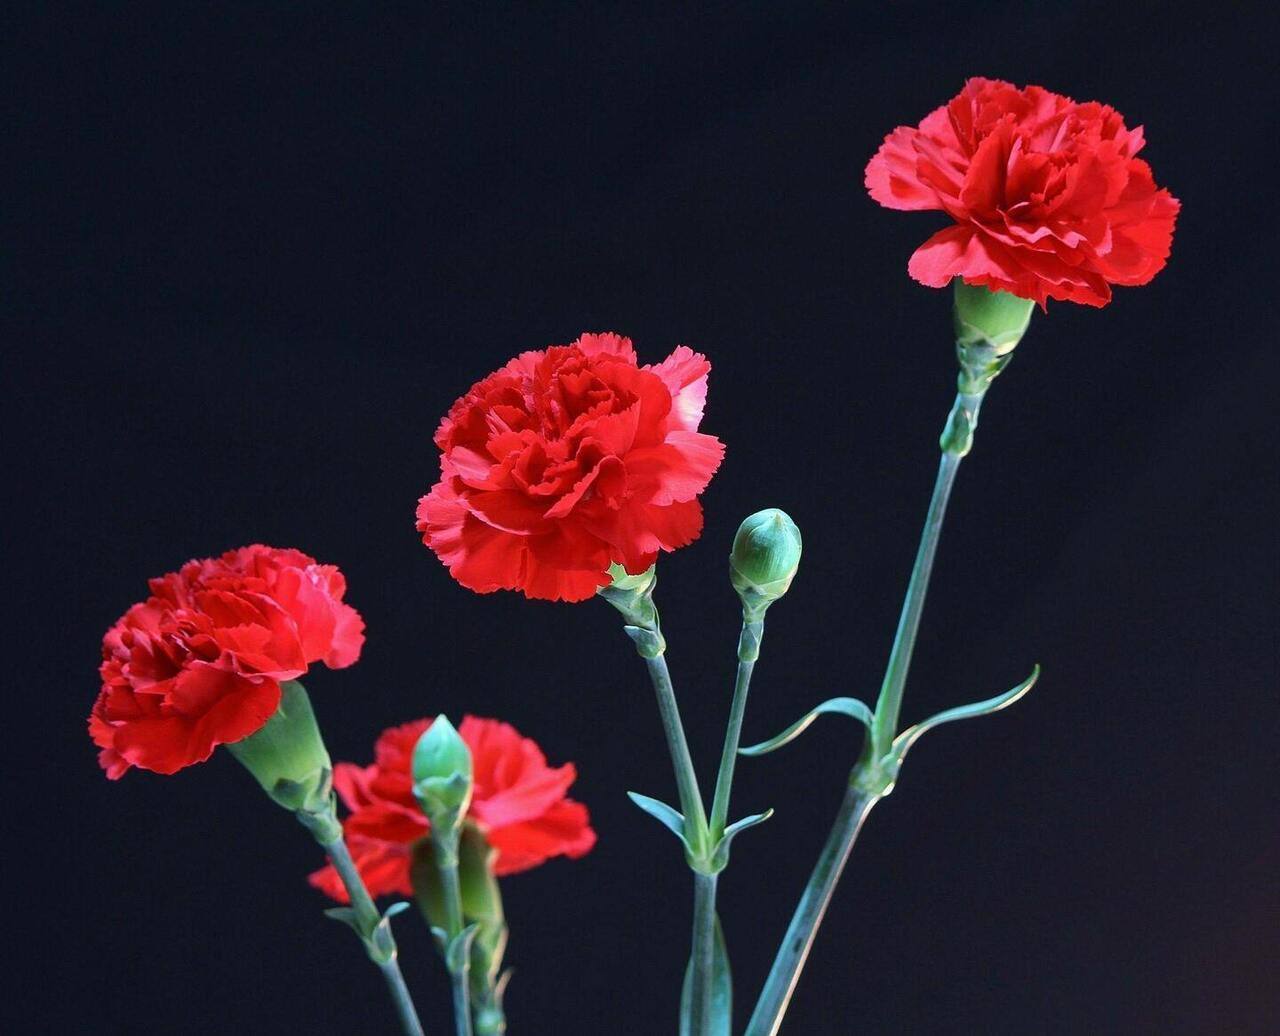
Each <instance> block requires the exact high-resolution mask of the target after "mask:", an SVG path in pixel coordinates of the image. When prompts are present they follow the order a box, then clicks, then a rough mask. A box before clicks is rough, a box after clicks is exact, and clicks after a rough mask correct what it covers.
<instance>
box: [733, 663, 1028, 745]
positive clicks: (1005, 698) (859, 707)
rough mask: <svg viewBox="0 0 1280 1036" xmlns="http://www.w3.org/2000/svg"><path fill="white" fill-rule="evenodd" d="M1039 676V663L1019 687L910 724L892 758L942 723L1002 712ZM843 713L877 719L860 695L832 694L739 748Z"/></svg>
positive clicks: (787, 736)
mask: <svg viewBox="0 0 1280 1036" xmlns="http://www.w3.org/2000/svg"><path fill="white" fill-rule="evenodd" d="M1039 678H1040V667H1039V666H1036V667H1035V668H1034V669H1033V670H1032V671H1031V675H1030V676H1028V677H1027V678H1026V679H1025V680H1023V681H1022V682H1021V683H1020V684H1018V685H1017V686H1016V687H1012V688H1010V689H1009V690H1007V691H1005V692H1004V694H997V695H996V696H995V697H994V698H987V699H985V700H983V701H978V702H974V703H973V704H971V705H958V706H956V708H954V709H946V710H944V711H942V712H939V713H938V714H937V715H934V716H930V717H929V718H928V719H926V720H924V721H923V722H921V723H917V724H916V725H915V726H912V727H907V729H906V730H904V731H903V732H902V733H900V734H899V735H898V736H897V737H895V738H894V739H893V743H892V746H891V748H890V752H889V756H890V759H889V761H890V762H892V763H893V764H894V765H896V766H901V765H902V760H903V759H904V758H906V755H907V751H908V750H909V749H910V748H911V746H912V745H914V744H915V743H916V742H917V741H919V740H920V738H921V737H922V736H923V735H924V734H925V733H926V732H927V731H930V730H932V729H933V728H934V727H937V726H941V725H942V724H943V723H951V722H953V721H954V720H958V719H972V718H974V717H976V716H986V715H989V714H990V713H992V712H999V711H1000V710H1001V709H1004V708H1008V707H1009V706H1010V705H1012V704H1013V703H1014V702H1015V701H1017V700H1018V699H1019V698H1021V697H1022V696H1023V695H1025V694H1026V693H1027V692H1028V691H1030V690H1031V688H1032V687H1034V686H1035V682H1036V680H1038V679H1039ZM831 714H834V715H841V716H849V717H850V718H852V719H856V720H857V721H858V722H859V723H862V724H863V725H864V726H865V727H866V728H867V729H868V730H870V729H871V723H872V720H873V719H874V715H875V714H874V713H873V712H872V711H871V708H870V707H869V706H868V705H867V703H866V702H864V701H861V700H859V699H857V698H832V699H830V700H829V701H824V702H823V703H822V704H821V705H818V706H817V707H815V708H812V709H810V710H809V711H808V712H806V713H805V714H804V715H803V716H801V717H800V718H799V719H798V720H796V722H794V723H792V724H791V726H789V727H787V729H786V730H784V731H783V732H782V733H781V734H778V735H777V736H776V737H772V738H770V739H769V740H768V741H761V742H760V743H759V744H757V745H751V746H749V747H748V748H743V749H740V750H739V751H740V752H741V753H742V754H743V755H751V756H755V755H765V754H766V753H768V752H772V751H774V750H775V749H778V748H781V747H782V746H783V745H785V744H789V743H790V742H792V741H794V740H795V739H796V738H797V737H799V736H800V735H801V734H803V733H804V732H805V730H807V729H808V728H809V726H810V725H811V724H812V723H813V721H814V720H816V719H817V718H818V717H819V716H822V715H831Z"/></svg>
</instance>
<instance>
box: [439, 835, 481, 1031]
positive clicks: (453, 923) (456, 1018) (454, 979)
mask: <svg viewBox="0 0 1280 1036" xmlns="http://www.w3.org/2000/svg"><path fill="white" fill-rule="evenodd" d="M442 828H444V829H443V830H442ZM460 834H461V832H459V830H458V828H457V827H456V826H453V827H448V828H445V825H443V824H439V825H437V826H435V827H433V828H432V831H431V844H432V847H433V848H434V850H435V852H434V856H435V861H436V868H437V869H438V871H439V873H440V890H441V894H442V899H443V905H444V931H445V936H446V947H451V946H452V944H453V941H454V940H455V939H457V938H458V936H459V935H460V934H461V933H462V929H463V927H464V925H465V922H464V920H463V916H462V883H461V882H460V881H459V879H458V841H459V836H460ZM470 956H471V955H470V952H467V953H465V954H463V955H462V956H461V958H460V959H458V960H454V955H453V954H452V953H450V952H448V951H447V950H446V953H445V963H446V965H447V969H448V972H449V982H450V984H451V986H452V987H453V1026H454V1031H455V1032H456V1033H457V1036H472V1029H471V993H470V988H469V985H470Z"/></svg>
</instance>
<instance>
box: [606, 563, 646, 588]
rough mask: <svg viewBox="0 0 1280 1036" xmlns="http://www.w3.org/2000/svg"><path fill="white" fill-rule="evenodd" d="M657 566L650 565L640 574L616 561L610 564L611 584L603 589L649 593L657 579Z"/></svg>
mask: <svg viewBox="0 0 1280 1036" xmlns="http://www.w3.org/2000/svg"><path fill="white" fill-rule="evenodd" d="M657 571H658V569H657V566H656V565H650V566H649V567H648V568H646V569H645V570H644V571H643V572H641V573H639V574H638V575H634V576H633V575H632V574H631V573H630V572H628V571H627V570H626V569H625V568H623V567H622V566H621V565H619V564H618V563H617V562H614V563H613V564H611V565H610V566H609V585H608V586H607V587H604V588H602V589H607V590H619V591H623V592H628V593H638V594H643V593H648V592H649V591H650V590H652V589H653V584H654V583H655V582H656V581H657V578H658V576H657Z"/></svg>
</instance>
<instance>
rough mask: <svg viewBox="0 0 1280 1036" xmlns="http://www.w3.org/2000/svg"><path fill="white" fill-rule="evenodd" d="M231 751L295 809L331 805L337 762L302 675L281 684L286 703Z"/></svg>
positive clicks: (317, 810) (321, 808)
mask: <svg viewBox="0 0 1280 1036" xmlns="http://www.w3.org/2000/svg"><path fill="white" fill-rule="evenodd" d="M227 750H228V751H229V752H230V753H231V754H232V755H233V756H235V758H236V759H237V760H238V761H239V762H240V763H241V764H242V765H243V766H244V767H245V769H247V770H248V771H249V772H250V773H251V774H253V777H254V779H255V780H256V781H257V782H258V784H260V785H261V786H262V790H263V791H265V792H266V793H267V794H268V795H269V796H271V799H272V801H274V802H275V803H276V804H277V805H280V806H283V807H284V808H285V809H287V810H290V811H291V812H295V813H296V812H299V811H306V812H308V813H315V814H319V813H323V812H324V811H325V809H326V808H327V806H328V804H329V800H330V797H331V796H330V790H331V788H332V782H333V764H332V763H331V762H330V761H329V752H328V750H327V749H326V748H325V746H324V739H323V738H322V737H321V736H320V728H319V726H317V725H316V717H315V713H314V712H313V711H312V709H311V699H310V698H308V697H307V692H306V689H305V688H304V687H303V686H302V684H300V683H298V681H297V680H285V681H284V682H283V683H281V684H280V704H279V706H277V708H276V711H275V712H274V713H273V714H272V716H271V718H270V719H268V720H267V722H266V723H265V724H263V726H262V727H260V728H259V729H258V730H256V731H255V732H254V733H252V734H250V735H249V736H248V737H246V738H243V739H242V740H240V741H236V742H234V743H233V744H229V745H227ZM317 837H318V836H317Z"/></svg>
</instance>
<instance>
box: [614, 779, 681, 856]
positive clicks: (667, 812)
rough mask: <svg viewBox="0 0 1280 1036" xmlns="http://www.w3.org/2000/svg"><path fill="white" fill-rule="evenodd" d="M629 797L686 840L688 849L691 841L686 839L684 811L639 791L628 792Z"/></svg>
mask: <svg viewBox="0 0 1280 1036" xmlns="http://www.w3.org/2000/svg"><path fill="white" fill-rule="evenodd" d="M627 798H629V799H630V800H631V801H632V802H634V803H635V804H636V805H637V806H639V807H640V808H641V809H643V810H644V811H645V812H646V813H648V814H649V816H651V817H653V819H654V820H656V821H658V823H660V824H661V825H662V826H663V827H665V828H666V829H667V830H668V831H670V832H671V833H672V834H673V835H675V836H676V837H677V838H679V839H680V841H681V842H684V847H685V848H686V849H688V848H689V843H688V842H687V841H685V837H684V815H683V814H682V813H680V812H679V811H678V810H675V809H672V808H671V807H670V806H668V805H667V804H666V803H665V802H661V801H659V800H658V799H651V798H649V796H648V795H641V794H640V793H639V792H638V791H629V792H627Z"/></svg>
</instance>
